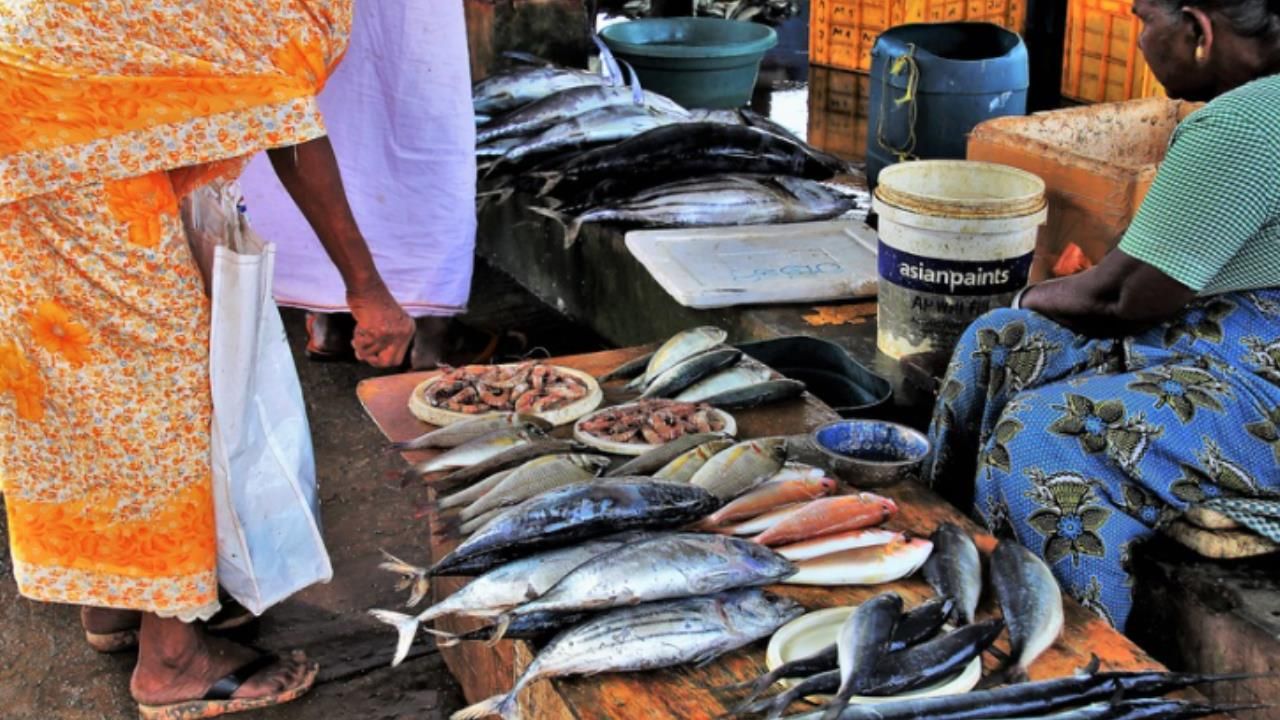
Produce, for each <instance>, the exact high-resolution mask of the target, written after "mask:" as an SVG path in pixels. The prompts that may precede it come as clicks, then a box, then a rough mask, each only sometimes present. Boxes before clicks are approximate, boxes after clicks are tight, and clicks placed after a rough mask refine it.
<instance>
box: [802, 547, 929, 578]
mask: <svg viewBox="0 0 1280 720" xmlns="http://www.w3.org/2000/svg"><path fill="white" fill-rule="evenodd" d="M931 550H933V543H931V542H929V541H928V540H921V539H918V538H917V539H912V540H907V541H906V542H892V543H889V544H888V545H880V546H878V547H869V548H860V549H858V550H846V551H844V552H839V553H835V554H832V555H825V556H823V557H820V558H818V559H816V560H805V561H803V562H799V563H796V565H797V567H799V568H800V569H799V570H798V571H797V572H796V574H795V575H792V576H791V577H789V578H787V579H786V580H784V581H783V582H785V583H787V584H789V585H881V584H883V583H887V582H893V581H895V580H901V579H902V578H904V577H908V576H910V575H911V574H912V573H914V572H915V571H916V570H919V569H920V566H921V565H923V564H924V561H925V560H927V559H928V558H929V552H930V551H931Z"/></svg>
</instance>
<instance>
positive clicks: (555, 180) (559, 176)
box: [538, 172, 564, 197]
mask: <svg viewBox="0 0 1280 720" xmlns="http://www.w3.org/2000/svg"><path fill="white" fill-rule="evenodd" d="M541 177H542V178H544V180H543V183H542V187H541V188H540V189H539V190H538V197H545V196H547V195H550V194H551V191H552V190H555V189H556V186H557V185H559V184H560V181H561V180H563V179H564V173H559V172H548V173H541Z"/></svg>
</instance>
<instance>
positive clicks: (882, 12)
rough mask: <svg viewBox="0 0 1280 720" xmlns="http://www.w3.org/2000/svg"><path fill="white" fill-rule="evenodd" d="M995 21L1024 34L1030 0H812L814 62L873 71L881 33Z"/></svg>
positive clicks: (810, 58)
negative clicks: (918, 26) (913, 26)
mask: <svg viewBox="0 0 1280 720" xmlns="http://www.w3.org/2000/svg"><path fill="white" fill-rule="evenodd" d="M966 21H967V22H990V23H995V24H996V25H1000V26H1001V27H1005V28H1008V29H1010V30H1012V31H1014V32H1016V33H1019V34H1021V33H1022V30H1023V26H1024V25H1025V23H1026V5H1025V0H811V4H810V6H809V62H810V63H812V64H814V65H825V66H827V67H833V68H838V69H841V70H861V71H863V72H869V71H870V70H871V48H872V46H874V45H875V43H876V38H877V37H879V36H880V33H882V32H884V31H885V30H888V29H889V28H891V27H896V26H898V25H906V24H910V23H933V22H966Z"/></svg>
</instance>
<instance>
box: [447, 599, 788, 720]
mask: <svg viewBox="0 0 1280 720" xmlns="http://www.w3.org/2000/svg"><path fill="white" fill-rule="evenodd" d="M803 612H804V610H803V608H801V607H800V606H799V605H797V604H796V603H795V602H794V601H791V600H788V599H785V598H779V597H776V596H773V595H770V594H768V593H765V592H763V591H761V590H758V589H749V590H737V591H734V592H730V593H722V594H719V595H712V596H705V597H697V598H684V599H681V600H667V601H662V602H656V603H646V604H644V605H637V606H635V607H626V608H619V609H615V610H611V611H609V612H606V613H603V614H601V615H598V616H596V617H593V618H591V619H589V620H587V621H586V622H584V623H582V624H580V625H577V626H575V627H573V628H571V629H569V630H566V631H564V632H562V633H561V634H559V635H557V636H556V637H555V638H554V639H553V640H552V641H551V642H550V643H549V644H548V645H547V646H546V647H545V648H543V650H542V652H540V653H538V655H537V657H535V658H534V660H533V662H532V663H530V664H529V667H528V668H526V669H525V671H524V673H523V674H522V675H521V676H520V678H519V679H518V680H517V681H516V684H515V687H513V688H512V689H511V692H510V693H508V694H506V695H498V696H496V697H492V698H489V699H488V700H484V701H482V702H480V703H477V704H475V705H472V706H471V707H468V708H465V709H463V710H460V711H458V712H456V713H454V714H453V716H451V718H450V720H472V719H474V718H482V717H488V716H490V715H500V716H501V717H503V718H505V719H506V720H511V719H513V718H516V717H518V716H519V714H518V709H517V706H516V698H517V697H518V696H519V695H520V693H521V691H523V690H524V688H525V687H527V686H528V685H529V684H530V683H532V682H535V681H537V680H540V679H543V678H552V677H565V676H568V675H595V674H598V673H605V672H626V671H636V670H653V669H657V668H665V667H671V666H674V665H683V664H685V663H693V662H705V661H708V660H711V659H713V658H716V657H719V656H720V655H723V654H724V653H727V652H730V651H732V650H736V649H738V648H740V647H742V646H744V645H748V644H750V643H752V642H755V641H756V640H759V639H760V638H764V637H768V636H769V635H772V634H773V633H774V631H776V630H777V629H778V628H780V627H782V626H783V625H785V624H786V623H787V622H789V621H791V620H793V619H795V618H796V617H799V616H800V614H802V613H803Z"/></svg>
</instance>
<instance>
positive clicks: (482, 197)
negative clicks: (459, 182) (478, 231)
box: [476, 187, 516, 211]
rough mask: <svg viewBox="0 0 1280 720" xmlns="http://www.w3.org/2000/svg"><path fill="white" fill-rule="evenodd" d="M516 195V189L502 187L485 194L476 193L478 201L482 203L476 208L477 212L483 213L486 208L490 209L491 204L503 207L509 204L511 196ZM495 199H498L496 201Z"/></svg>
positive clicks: (487, 191)
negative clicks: (506, 203)
mask: <svg viewBox="0 0 1280 720" xmlns="http://www.w3.org/2000/svg"><path fill="white" fill-rule="evenodd" d="M515 194H516V191H515V188H511V187H500V188H497V189H496V190H486V191H485V192H481V193H476V200H477V201H478V202H479V203H480V204H479V205H478V206H477V207H476V210H477V211H483V210H484V209H485V208H487V207H489V203H490V202H493V203H494V204H496V205H502V204H504V203H505V202H507V200H510V199H511V196H512V195H515ZM494 198H497V199H496V200H494Z"/></svg>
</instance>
